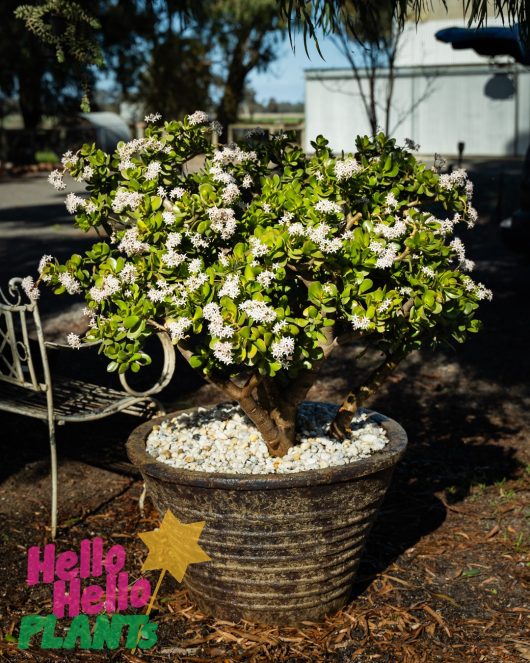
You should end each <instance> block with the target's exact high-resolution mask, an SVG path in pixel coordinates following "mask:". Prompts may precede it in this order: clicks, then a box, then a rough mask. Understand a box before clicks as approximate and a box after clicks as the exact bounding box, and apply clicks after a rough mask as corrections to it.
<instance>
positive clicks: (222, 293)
mask: <svg viewBox="0 0 530 663" xmlns="http://www.w3.org/2000/svg"><path fill="white" fill-rule="evenodd" d="M240 292H241V287H240V285H239V276H238V275H237V274H229V275H228V276H227V277H226V280H225V282H224V283H223V287H222V288H221V289H220V290H219V297H230V298H231V299H235V298H236V297H238V296H239V293H240Z"/></svg>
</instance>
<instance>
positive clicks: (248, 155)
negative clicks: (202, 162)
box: [213, 145, 258, 166]
mask: <svg viewBox="0 0 530 663" xmlns="http://www.w3.org/2000/svg"><path fill="white" fill-rule="evenodd" d="M213 160H214V163H216V164H218V165H220V166H225V165H228V164H233V165H239V164H242V163H245V161H257V160H258V155H257V154H256V152H254V150H252V151H250V152H245V150H242V149H241V148H240V147H239V146H238V145H229V146H227V147H223V148H221V149H219V150H217V151H216V152H215V154H214V155H213Z"/></svg>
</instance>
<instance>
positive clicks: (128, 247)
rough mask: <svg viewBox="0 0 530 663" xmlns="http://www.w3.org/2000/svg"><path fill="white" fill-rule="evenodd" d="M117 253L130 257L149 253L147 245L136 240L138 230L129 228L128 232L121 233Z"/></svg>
mask: <svg viewBox="0 0 530 663" xmlns="http://www.w3.org/2000/svg"><path fill="white" fill-rule="evenodd" d="M118 251H121V252H122V253H125V254H127V255H128V256H132V255H136V254H137V253H144V252H145V251H149V244H147V243H146V242H142V241H140V239H139V238H138V228H129V230H126V231H125V232H124V233H123V236H122V238H121V240H120V243H119V244H118Z"/></svg>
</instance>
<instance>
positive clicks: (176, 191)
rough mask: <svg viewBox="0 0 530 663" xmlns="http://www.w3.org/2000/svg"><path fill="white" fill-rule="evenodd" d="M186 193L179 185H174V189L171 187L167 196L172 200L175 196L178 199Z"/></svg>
mask: <svg viewBox="0 0 530 663" xmlns="http://www.w3.org/2000/svg"><path fill="white" fill-rule="evenodd" d="M185 193H186V190H185V189H183V188H182V187H181V186H176V187H175V188H174V189H171V191H170V192H169V197H170V198H171V200H174V199H175V198H176V199H177V200H180V199H181V198H182V196H183V195H184V194H185Z"/></svg>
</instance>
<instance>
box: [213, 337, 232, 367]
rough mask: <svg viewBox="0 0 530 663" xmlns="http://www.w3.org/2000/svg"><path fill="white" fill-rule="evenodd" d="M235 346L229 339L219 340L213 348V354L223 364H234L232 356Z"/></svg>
mask: <svg viewBox="0 0 530 663" xmlns="http://www.w3.org/2000/svg"><path fill="white" fill-rule="evenodd" d="M232 351H233V347H232V344H231V343H230V342H229V341H218V342H217V343H216V344H215V345H214V348H213V355H214V357H215V358H216V359H218V360H219V361H220V362H222V363H223V364H232V363H233V361H234V359H233V357H232Z"/></svg>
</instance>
